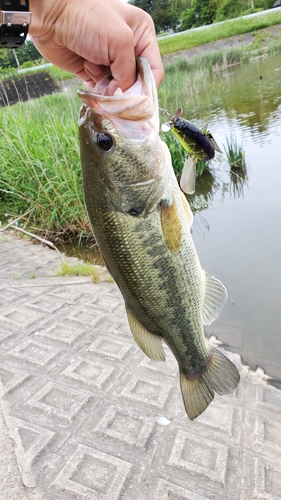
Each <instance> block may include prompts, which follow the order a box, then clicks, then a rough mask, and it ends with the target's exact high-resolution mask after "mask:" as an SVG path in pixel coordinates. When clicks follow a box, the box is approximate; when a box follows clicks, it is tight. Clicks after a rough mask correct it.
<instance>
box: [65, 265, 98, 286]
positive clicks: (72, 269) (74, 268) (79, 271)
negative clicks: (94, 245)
mask: <svg viewBox="0 0 281 500" xmlns="http://www.w3.org/2000/svg"><path fill="white" fill-rule="evenodd" d="M56 276H91V278H92V282H93V283H98V282H99V281H100V273H99V269H98V268H97V267H96V266H93V265H92V264H89V263H87V262H77V263H76V264H69V263H68V262H66V261H64V262H62V263H61V269H60V270H59V271H57V272H56Z"/></svg>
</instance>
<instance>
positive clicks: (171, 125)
mask: <svg viewBox="0 0 281 500" xmlns="http://www.w3.org/2000/svg"><path fill="white" fill-rule="evenodd" d="M163 111H164V112H165V113H166V114H167V115H168V116H169V117H170V120H169V121H168V122H166V123H164V124H163V125H162V127H161V128H162V131H163V132H168V131H171V132H172V133H173V134H174V135H175V137H176V138H177V139H178V141H179V142H180V144H181V145H182V147H183V148H184V149H185V150H186V151H187V158H186V160H185V163H184V167H183V171H182V176H181V180H180V185H181V188H182V190H183V191H184V192H185V193H187V194H192V193H194V191H195V179H196V163H197V162H198V161H200V160H203V161H207V160H212V158H214V156H215V151H218V152H219V153H222V151H221V149H220V148H219V146H218V145H217V143H216V141H215V139H214V138H213V136H212V134H211V132H210V131H209V130H207V128H202V129H200V128H198V127H197V126H196V125H195V124H194V123H192V122H189V121H188V120H185V119H184V118H181V114H182V108H179V109H178V110H177V111H176V113H175V115H174V116H171V115H170V114H169V113H168V112H167V111H165V110H163Z"/></svg>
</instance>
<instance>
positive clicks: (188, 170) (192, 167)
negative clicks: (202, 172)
mask: <svg viewBox="0 0 281 500" xmlns="http://www.w3.org/2000/svg"><path fill="white" fill-rule="evenodd" d="M195 182H196V162H195V161H194V160H193V158H191V156H187V157H186V159H185V162H184V166H183V171H182V174H181V179H180V187H181V189H182V190H183V192H184V193H186V194H193V193H194V192H195Z"/></svg>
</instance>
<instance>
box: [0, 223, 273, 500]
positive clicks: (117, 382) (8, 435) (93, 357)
mask: <svg viewBox="0 0 281 500" xmlns="http://www.w3.org/2000/svg"><path fill="white" fill-rule="evenodd" d="M70 260H72V259H70ZM0 262H1V266H0V375H1V383H0V391H1V405H2V412H3V418H2V415H1V413H0V456H1V461H0V490H1V493H0V498H1V500H8V499H13V500H74V499H79V500H119V499H120V500H132V499H133V500H203V499H209V500H211V499H215V500H225V499H237V500H238V499H239V500H240V499H241V500H250V499H259V500H278V499H281V391H280V390H278V389H276V388H274V387H272V386H270V385H268V384H267V383H266V377H264V376H263V374H262V372H258V373H253V372H251V371H250V370H249V369H248V368H247V367H245V366H243V365H242V364H241V360H240V358H239V356H238V355H237V354H232V353H230V352H227V355H228V356H229V358H230V359H231V360H232V361H233V362H234V363H236V365H237V366H238V367H239V369H240V373H241V383H240V385H239V388H238V389H237V391H236V392H235V394H233V395H230V396H223V397H220V396H217V397H216V398H215V400H214V402H213V403H212V404H211V405H210V407H209V408H208V409H207V410H206V411H205V412H204V413H203V415H202V416H200V417H199V418H198V419H196V420H195V421H194V422H191V421H189V420H188V418H187V417H186V415H185V412H184V408H183V403H182V398H181V394H180V389H179V380H178V370H177V365H176V362H175V360H174V359H173V357H172V355H171V354H170V353H169V352H168V351H167V362H166V363H157V362H154V361H151V360H149V359H148V358H146V356H145V355H144V354H143V353H142V351H140V349H139V348H138V346H137V345H136V344H135V343H134V341H133V339H132V335H131V333H130V331H129V328H128V324H127V320H126V317H125V310H124V305H123V301H122V298H121V295H120V293H119V291H118V289H117V287H116V285H115V284H113V283H108V282H101V283H98V284H93V283H92V282H91V280H90V278H83V277H74V278H69V277H55V276H54V274H55V271H56V270H57V269H59V267H60V257H59V255H58V254H57V253H56V252H55V251H53V250H50V249H49V248H46V247H42V246H40V245H34V244H33V243H32V242H29V241H27V240H24V239H22V238H16V237H15V236H13V235H11V234H8V233H3V232H0ZM214 330H215V327H214Z"/></svg>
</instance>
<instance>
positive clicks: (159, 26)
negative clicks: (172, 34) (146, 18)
mask: <svg viewBox="0 0 281 500" xmlns="http://www.w3.org/2000/svg"><path fill="white" fill-rule="evenodd" d="M171 5H172V0H155V1H154V2H153V10H152V12H151V17H152V19H153V21H154V25H155V29H156V33H159V32H160V31H167V30H168V29H170V28H172V29H175V28H176V25H177V24H178V14H177V12H176V11H175V10H174V9H172V6H171Z"/></svg>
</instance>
